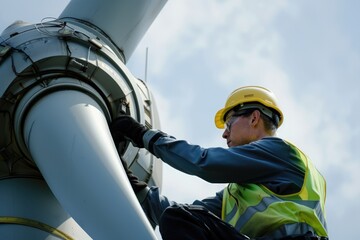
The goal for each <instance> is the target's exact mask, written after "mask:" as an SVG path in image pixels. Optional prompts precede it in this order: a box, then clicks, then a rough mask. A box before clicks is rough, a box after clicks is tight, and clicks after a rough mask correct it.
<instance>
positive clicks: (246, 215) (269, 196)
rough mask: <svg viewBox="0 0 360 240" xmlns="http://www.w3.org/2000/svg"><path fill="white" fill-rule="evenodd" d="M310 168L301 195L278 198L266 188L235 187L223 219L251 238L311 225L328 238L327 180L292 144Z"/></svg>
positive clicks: (226, 194)
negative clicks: (326, 220)
mask: <svg viewBox="0 0 360 240" xmlns="http://www.w3.org/2000/svg"><path fill="white" fill-rule="evenodd" d="M288 144H289V146H290V147H292V148H293V149H294V150H295V151H296V153H297V157H299V158H300V159H301V160H302V161H303V163H304V165H305V166H306V171H305V179H304V183H303V186H302V188H301V190H300V192H298V193H295V194H290V195H278V194H275V193H273V192H272V191H271V190H269V189H268V188H266V187H265V186H263V185H256V184H241V185H240V184H235V183H231V184H229V185H228V187H227V188H226V189H225V190H224V196H223V208H222V219H223V220H224V221H226V222H228V223H230V224H231V225H233V226H234V227H235V229H237V230H238V231H239V232H241V233H243V234H246V235H248V236H249V237H259V236H264V235H268V234H270V235H271V233H272V232H275V231H276V230H278V229H281V228H282V229H295V228H296V227H292V228H286V227H285V226H286V225H289V226H290V225H293V224H296V223H299V227H300V225H301V228H302V229H304V226H306V225H309V229H311V230H314V231H315V233H316V234H317V235H319V236H327V231H326V222H325V216H324V204H325V191H326V189H325V188H326V186H325V180H324V178H323V177H322V176H321V175H320V174H319V172H318V171H317V170H316V169H315V167H314V166H313V165H312V164H311V163H310V162H309V161H308V159H307V157H306V156H305V155H304V154H303V153H302V152H301V151H300V150H299V149H297V148H296V147H295V146H294V145H292V144H290V143H288ZM304 223H305V224H304Z"/></svg>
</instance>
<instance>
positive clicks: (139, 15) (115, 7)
mask: <svg viewBox="0 0 360 240" xmlns="http://www.w3.org/2000/svg"><path fill="white" fill-rule="evenodd" d="M166 2H167V0H151V1H149V0H136V1H134V0H122V1H116V0H102V1H98V0H72V1H71V2H70V3H69V4H68V6H67V7H66V8H65V10H64V11H63V12H62V13H61V15H60V17H59V19H62V18H73V19H79V20H82V21H85V22H88V23H91V24H93V25H95V26H96V27H97V28H99V29H101V31H103V32H104V33H105V34H106V35H107V36H108V37H109V38H110V39H111V40H112V41H113V42H114V43H115V45H116V46H117V47H118V48H119V49H122V50H123V51H124V54H125V57H126V59H129V58H130V56H131V54H132V53H133V51H134V50H135V48H136V46H137V44H138V43H139V41H140V40H141V38H142V37H143V35H144V34H145V32H146V31H147V29H148V28H149V26H150V25H151V23H152V22H153V21H154V19H155V18H156V16H157V15H158V14H159V12H160V10H161V9H162V8H163V6H164V5H165V3H166Z"/></svg>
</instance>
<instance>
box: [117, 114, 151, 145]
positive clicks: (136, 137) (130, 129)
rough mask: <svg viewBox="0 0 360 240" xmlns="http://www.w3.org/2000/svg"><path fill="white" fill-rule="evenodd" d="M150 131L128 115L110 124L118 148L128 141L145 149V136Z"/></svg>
mask: <svg viewBox="0 0 360 240" xmlns="http://www.w3.org/2000/svg"><path fill="white" fill-rule="evenodd" d="M147 130H148V129H147V128H146V127H145V126H144V125H142V124H140V123H139V122H137V121H136V120H135V119H133V118H132V117H130V116H128V115H122V116H120V117H118V118H116V119H114V121H112V123H111V124H110V132H111V135H112V137H113V139H114V142H115V144H116V146H118V144H119V143H120V142H121V141H123V140H125V139H128V140H130V141H131V142H132V143H133V145H134V146H135V147H139V148H143V147H144V143H143V140H142V138H143V136H144V134H145V132H146V131H147Z"/></svg>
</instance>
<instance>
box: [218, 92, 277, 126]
mask: <svg viewBox="0 0 360 240" xmlns="http://www.w3.org/2000/svg"><path fill="white" fill-rule="evenodd" d="M246 103H260V104H262V105H264V106H265V107H267V108H270V109H271V110H273V111H275V114H277V115H278V118H279V123H278V126H277V127H280V125H281V124H282V122H283V120H284V116H283V113H282V111H281V110H280V109H279V107H278V104H277V100H276V97H275V95H274V93H272V92H271V91H270V90H268V89H266V88H264V87H259V86H247V87H241V88H238V89H236V90H235V91H233V92H232V93H231V94H230V96H229V97H228V99H227V100H226V103H225V107H224V108H222V109H220V110H219V111H218V112H217V113H216V115H215V125H216V127H217V128H224V124H225V116H226V114H227V113H228V112H229V111H230V110H231V109H233V108H234V107H236V106H239V105H241V104H244V106H246ZM240 109H241V108H240ZM262 112H263V111H262ZM266 115H268V114H266ZM270 117H271V116H270Z"/></svg>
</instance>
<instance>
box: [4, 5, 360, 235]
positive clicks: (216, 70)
mask: <svg viewBox="0 0 360 240" xmlns="http://www.w3.org/2000/svg"><path fill="white" fill-rule="evenodd" d="M30 2H31V3H30ZM67 3H68V0H61V1H60V0H56V1H54V0H53V1H50V0H47V1H45V0H36V1H34V0H32V1H25V0H22V1H21V0H12V1H7V2H6V4H5V5H6V9H7V10H6V11H2V13H1V15H0V29H1V30H2V29H4V28H5V27H6V26H7V25H8V24H10V23H12V22H13V21H14V20H17V19H22V20H26V21H29V22H32V23H37V22H39V21H40V20H41V19H42V18H43V17H57V16H58V15H59V14H60V13H61V11H62V10H63V8H64V7H65V6H66V4H67ZM4 9H5V8H4ZM359 9H360V1H357V0H317V1H310V0H298V1H295V0H294V1H290V0H288V1H285V0H224V1H216V0H170V1H169V2H168V3H167V4H166V5H165V7H164V9H163V11H162V12H161V13H160V15H159V16H158V18H157V19H156V20H155V22H154V23H153V25H152V26H151V28H150V29H149V31H148V32H147V34H146V35H145V37H144V38H143V40H142V41H141V42H140V44H139V46H138V48H137V49H136V51H135V52H134V54H133V56H132V58H131V59H130V61H129V63H128V67H129V69H130V71H131V72H132V73H133V74H134V75H135V76H136V77H139V78H142V79H143V78H144V76H145V74H144V69H145V51H146V48H147V47H148V49H149V63H148V74H147V82H148V85H149V87H150V89H151V91H152V92H153V94H154V95H155V98H156V101H157V104H158V108H159V111H160V120H161V124H162V130H163V131H164V132H167V133H169V134H171V135H173V136H175V137H177V138H179V139H180V138H181V139H186V140H188V141H189V142H191V143H196V144H200V145H201V146H203V147H210V146H223V147H226V144H225V141H224V140H223V139H222V138H221V134H222V131H221V130H218V129H216V127H215V125H214V115H215V113H216V111H217V110H219V109H220V108H222V107H223V105H224V103H225V101H226V98H227V97H228V95H229V93H230V92H231V91H232V90H234V89H235V88H237V87H240V86H244V85H262V86H265V87H267V88H269V89H271V90H272V91H273V92H274V93H275V94H276V95H277V96H278V98H279V101H280V105H281V106H282V109H283V112H284V115H285V121H284V124H283V125H282V126H281V128H280V129H279V132H278V136H279V137H282V138H285V139H287V140H290V141H292V142H293V143H295V144H296V145H297V146H299V147H300V148H301V149H302V150H303V151H304V152H305V153H306V154H307V155H308V156H309V157H310V158H311V159H312V160H313V162H314V163H315V165H316V166H317V168H318V169H319V170H320V171H321V172H322V174H323V175H324V176H325V178H326V179H327V203H326V207H327V221H328V229H329V232H330V237H331V239H332V240H342V239H355V238H356V236H357V234H356V233H357V227H358V226H359V222H360V217H359V214H360V208H359V206H358V201H359V199H360V187H359V185H360V172H359V171H360V162H359V159H358V158H359V157H358V155H357V150H358V148H359V147H360V144H359V138H360V127H359V119H360V113H359V106H357V103H358V102H359V100H360V97H359V93H360V87H359V83H358V81H359V76H360V28H359V26H358V25H359V22H360V15H359V14H358V10H359ZM1 30H0V31H1ZM0 79H1V76H0ZM222 187H223V185H212V184H209V183H206V182H204V181H202V180H199V179H198V178H196V177H191V176H188V175H185V174H182V173H179V172H177V171H175V170H173V169H171V168H169V167H167V166H164V183H163V194H164V195H167V196H168V197H169V198H171V199H172V200H175V201H177V202H187V203H190V202H192V201H193V200H194V199H201V198H203V197H207V196H211V195H213V194H214V193H215V192H216V191H217V190H220V189H221V188H222Z"/></svg>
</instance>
